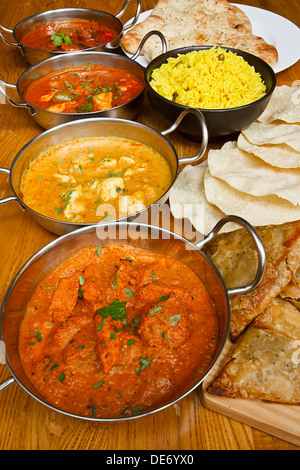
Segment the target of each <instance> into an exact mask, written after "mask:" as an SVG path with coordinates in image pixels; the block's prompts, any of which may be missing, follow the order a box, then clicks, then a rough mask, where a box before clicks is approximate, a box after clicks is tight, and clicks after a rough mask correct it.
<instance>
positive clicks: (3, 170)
mask: <svg viewBox="0 0 300 470" xmlns="http://www.w3.org/2000/svg"><path fill="white" fill-rule="evenodd" d="M0 173H6V174H8V175H10V170H9V169H8V168H2V167H0ZM17 200H18V198H17V196H8V197H4V198H3V199H0V205H1V204H5V203H6V202H12V201H17Z"/></svg>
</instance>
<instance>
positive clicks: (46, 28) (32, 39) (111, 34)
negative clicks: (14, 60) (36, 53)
mask: <svg viewBox="0 0 300 470" xmlns="http://www.w3.org/2000/svg"><path fill="white" fill-rule="evenodd" d="M117 35H118V32H117V31H115V30H114V29H112V28H110V27H108V26H104V25H102V24H98V23H96V22H94V21H88V20H80V19H69V20H56V21H53V22H51V23H47V24H45V25H43V26H40V27H38V28H36V29H34V30H33V31H31V32H30V33H28V34H26V35H25V36H24V37H23V38H22V40H21V42H22V44H23V45H24V46H28V47H32V48H34V49H39V50H42V51H76V50H83V49H88V48H91V47H96V46H100V45H102V44H106V43H108V42H109V41H111V40H112V39H114V38H115V37H117Z"/></svg>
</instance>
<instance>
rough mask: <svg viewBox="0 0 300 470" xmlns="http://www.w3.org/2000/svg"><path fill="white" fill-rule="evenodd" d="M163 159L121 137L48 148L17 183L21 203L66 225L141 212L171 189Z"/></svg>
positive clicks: (134, 142)
mask: <svg viewBox="0 0 300 470" xmlns="http://www.w3.org/2000/svg"><path fill="white" fill-rule="evenodd" d="M172 181H173V175H172V173H171V169H170V166H169V164H168V162H167V161H166V159H165V158H164V157H163V156H162V155H160V154H159V153H158V152H156V151H155V150H154V149H152V148H151V147H149V146H148V145H145V144H143V143H141V142H137V141H133V140H129V139H124V138H120V137H90V138H80V139H73V140H72V141H66V142H63V143H62V144H59V145H56V146H50V147H49V148H48V149H47V150H45V151H44V152H42V153H41V154H40V155H39V156H38V157H37V158H35V159H34V160H33V162H32V163H31V164H30V166H29V168H28V169H27V170H26V171H25V172H24V174H23V176H22V181H21V192H22V199H23V201H24V203H25V204H26V205H28V206H29V207H30V208H31V209H33V210H35V211H36V212H38V213H39V214H42V215H44V216H47V217H50V218H52V219H57V220H61V221H66V222H74V223H96V222H100V221H103V222H110V221H112V220H115V219H118V218H120V217H127V216H128V215H132V214H134V213H137V212H140V211H141V210H143V209H145V208H146V207H148V206H149V205H151V204H152V203H154V202H155V201H157V200H158V199H159V198H160V197H161V196H162V195H163V194H164V193H165V192H166V191H167V190H168V189H169V187H170V186H171V184H172Z"/></svg>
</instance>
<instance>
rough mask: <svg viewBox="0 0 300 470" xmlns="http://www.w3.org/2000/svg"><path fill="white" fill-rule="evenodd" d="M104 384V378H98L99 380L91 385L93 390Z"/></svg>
mask: <svg viewBox="0 0 300 470" xmlns="http://www.w3.org/2000/svg"><path fill="white" fill-rule="evenodd" d="M103 385H104V380H100V382H97V383H96V384H94V385H93V389H94V390H95V389H96V388H98V387H102V386H103Z"/></svg>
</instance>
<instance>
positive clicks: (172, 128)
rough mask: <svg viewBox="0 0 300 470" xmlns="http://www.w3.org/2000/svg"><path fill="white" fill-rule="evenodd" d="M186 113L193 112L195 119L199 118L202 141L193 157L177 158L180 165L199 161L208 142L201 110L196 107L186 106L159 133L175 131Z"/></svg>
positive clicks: (164, 133)
mask: <svg viewBox="0 0 300 470" xmlns="http://www.w3.org/2000/svg"><path fill="white" fill-rule="evenodd" d="M187 114H194V115H195V116H196V117H197V119H198V120H199V123H200V126H201V130H202V142H201V147H200V150H199V152H198V153H197V154H196V155H194V156H193V157H186V158H179V159H178V163H179V165H181V164H182V163H193V162H197V161H201V158H202V157H203V155H204V154H205V152H206V149H207V144H208V130H207V126H206V121H205V118H204V116H203V114H202V113H201V111H199V110H198V109H194V108H186V109H185V110H183V111H182V112H181V113H180V114H179V116H178V118H177V119H176V121H175V122H174V124H172V126H170V127H169V128H168V129H166V130H165V131H162V132H161V134H162V135H167V134H169V133H170V132H173V131H175V130H176V129H177V127H178V126H179V124H180V123H181V121H182V119H183V118H184V117H185V116H186V115H187Z"/></svg>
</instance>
